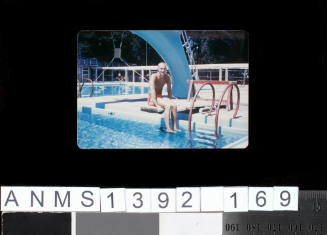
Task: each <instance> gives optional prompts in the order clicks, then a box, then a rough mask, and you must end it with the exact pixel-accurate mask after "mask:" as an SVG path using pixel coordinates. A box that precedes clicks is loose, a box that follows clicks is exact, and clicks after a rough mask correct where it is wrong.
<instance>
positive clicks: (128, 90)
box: [81, 83, 149, 97]
mask: <svg viewBox="0 0 327 235" xmlns="http://www.w3.org/2000/svg"><path fill="white" fill-rule="evenodd" d="M91 90H92V86H91V85H89V84H84V86H83V88H82V92H81V97H89V96H90V93H91ZM148 92H149V87H148V86H137V85H128V84H121V83H118V84H105V85H98V84H96V85H94V90H93V95H92V97H99V96H114V95H133V94H147V93H148Z"/></svg>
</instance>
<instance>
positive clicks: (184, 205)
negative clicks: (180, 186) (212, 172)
mask: <svg viewBox="0 0 327 235" xmlns="http://www.w3.org/2000/svg"><path fill="white" fill-rule="evenodd" d="M185 194H188V195H189V198H188V199H187V200H186V201H185V202H184V203H183V205H182V207H192V205H186V203H188V202H189V201H190V200H191V198H192V193H190V192H184V193H183V194H182V196H184V195H185Z"/></svg>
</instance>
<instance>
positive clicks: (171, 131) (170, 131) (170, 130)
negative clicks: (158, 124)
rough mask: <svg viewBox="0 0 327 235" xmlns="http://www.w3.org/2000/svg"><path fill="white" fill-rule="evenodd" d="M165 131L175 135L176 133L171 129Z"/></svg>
mask: <svg viewBox="0 0 327 235" xmlns="http://www.w3.org/2000/svg"><path fill="white" fill-rule="evenodd" d="M166 131H167V132H168V133H174V134H175V133H176V131H174V130H172V129H167V130H166Z"/></svg>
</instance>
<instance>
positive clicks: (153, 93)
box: [149, 74, 158, 107]
mask: <svg viewBox="0 0 327 235" xmlns="http://www.w3.org/2000/svg"><path fill="white" fill-rule="evenodd" d="M155 79H156V76H155V75H154V74H152V75H151V77H150V81H149V85H150V94H151V101H152V102H153V104H154V106H156V107H157V106H158V102H157V94H156V89H155V86H154V82H155Z"/></svg>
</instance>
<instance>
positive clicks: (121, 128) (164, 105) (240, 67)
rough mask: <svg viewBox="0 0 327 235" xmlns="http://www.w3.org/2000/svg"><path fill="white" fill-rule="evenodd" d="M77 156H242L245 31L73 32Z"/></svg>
mask: <svg viewBox="0 0 327 235" xmlns="http://www.w3.org/2000/svg"><path fill="white" fill-rule="evenodd" d="M77 48H78V50H77V52H78V55H77V62H78V64H77V78H78V79H77V83H76V85H77V145H78V147H79V148H81V149H193V148H194V149H203V148H210V149H218V148H228V149H244V148H246V147H247V146H248V107H249V102H248V90H249V64H248V34H247V32H246V31H237V30H236V31H224V30H221V31H219V30H217V31H185V30H130V31H128V30H124V31H80V32H79V34H78V45H77Z"/></svg>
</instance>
